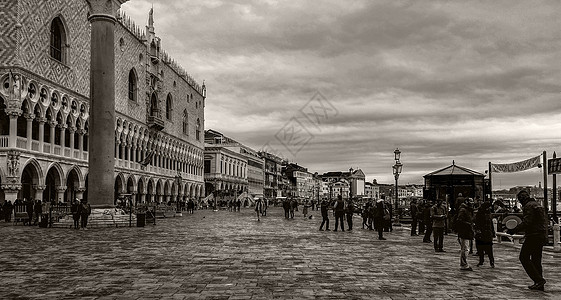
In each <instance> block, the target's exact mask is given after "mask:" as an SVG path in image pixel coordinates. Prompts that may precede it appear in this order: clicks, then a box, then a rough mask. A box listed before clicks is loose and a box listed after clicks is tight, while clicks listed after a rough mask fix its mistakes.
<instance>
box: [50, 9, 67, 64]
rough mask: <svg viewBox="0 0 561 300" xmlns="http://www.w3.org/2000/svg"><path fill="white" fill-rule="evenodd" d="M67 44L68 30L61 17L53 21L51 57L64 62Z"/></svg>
mask: <svg viewBox="0 0 561 300" xmlns="http://www.w3.org/2000/svg"><path fill="white" fill-rule="evenodd" d="M65 45H66V32H65V30H64V25H63V24H62V21H61V19H60V18H59V17H56V18H54V19H53V21H52V22H51V47H50V48H51V51H50V54H51V57H52V58H54V59H56V60H58V61H60V62H64V58H65V57H64V47H65Z"/></svg>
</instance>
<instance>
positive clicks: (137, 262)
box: [0, 208, 561, 300]
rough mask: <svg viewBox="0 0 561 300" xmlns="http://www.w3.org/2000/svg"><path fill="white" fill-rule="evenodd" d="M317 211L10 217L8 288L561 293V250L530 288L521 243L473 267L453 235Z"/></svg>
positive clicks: (496, 295) (29, 291) (122, 294)
mask: <svg viewBox="0 0 561 300" xmlns="http://www.w3.org/2000/svg"><path fill="white" fill-rule="evenodd" d="M313 214H314V218H313V219H311V220H310V219H305V218H304V217H303V216H302V214H301V213H297V215H296V218H295V219H294V220H286V219H284V217H283V212H282V209H281V208H270V209H269V215H268V216H267V217H262V220H261V222H257V220H256V217H255V215H254V213H253V210H251V209H245V210H244V209H242V211H241V212H240V213H235V212H228V211H224V210H222V211H218V212H213V211H211V210H203V211H196V212H195V214H194V215H187V214H185V215H184V216H183V217H181V218H172V219H158V220H157V224H156V225H155V226H154V225H147V226H146V227H144V228H136V227H134V228H112V229H108V228H99V229H90V230H73V229H63V228H37V227H25V226H8V225H6V224H4V223H3V222H1V223H0V238H1V240H2V242H1V243H0V299H433V300H435V299H561V280H559V279H557V278H556V277H557V275H558V274H560V272H561V263H559V259H560V256H559V255H558V254H555V255H553V254H551V253H545V255H544V269H545V271H544V273H545V277H546V278H547V279H548V284H547V285H546V292H538V291H530V290H528V289H527V287H526V286H527V285H529V284H531V282H530V279H529V278H528V277H527V276H526V274H525V273H524V270H523V269H522V267H521V265H520V263H519V262H518V251H519V250H518V249H516V248H514V247H511V246H506V245H497V244H495V256H496V268H495V269H491V268H490V267H489V265H488V264H486V265H485V266H483V267H480V268H477V267H475V264H476V263H477V258H476V257H473V256H470V263H471V264H473V265H474V266H473V268H474V269H475V271H474V272H465V271H460V270H459V245H458V244H457V242H456V240H455V237H454V236H452V235H447V236H445V250H447V252H445V253H434V252H433V249H432V244H424V243H422V242H421V240H422V238H421V237H410V236H409V232H408V231H406V230H395V231H394V232H392V233H389V234H386V237H387V239H388V240H386V241H379V240H377V239H376V234H375V233H374V232H373V231H368V230H363V229H361V226H360V224H361V218H358V217H355V224H358V226H356V225H355V227H356V228H355V229H354V230H353V231H351V232H349V231H345V232H340V231H339V232H333V231H331V232H325V231H318V227H319V224H320V223H321V218H320V217H319V212H316V211H314V212H313ZM331 221H332V222H331V224H330V225H331V228H332V229H333V224H334V219H333V218H332V219H331ZM486 263H488V262H486Z"/></svg>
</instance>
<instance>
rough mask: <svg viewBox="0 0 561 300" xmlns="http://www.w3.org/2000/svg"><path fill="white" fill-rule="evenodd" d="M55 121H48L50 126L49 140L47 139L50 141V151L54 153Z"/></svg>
mask: <svg viewBox="0 0 561 300" xmlns="http://www.w3.org/2000/svg"><path fill="white" fill-rule="evenodd" d="M56 124H57V123H56V122H54V121H51V122H49V126H51V128H50V130H51V140H50V141H49V142H50V143H51V153H55V129H56Z"/></svg>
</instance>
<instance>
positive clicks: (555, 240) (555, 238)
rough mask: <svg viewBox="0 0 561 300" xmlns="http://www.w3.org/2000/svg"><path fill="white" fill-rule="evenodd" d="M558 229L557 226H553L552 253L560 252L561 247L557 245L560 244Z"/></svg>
mask: <svg viewBox="0 0 561 300" xmlns="http://www.w3.org/2000/svg"><path fill="white" fill-rule="evenodd" d="M560 230H561V229H560V228H559V224H554V225H553V251H556V252H558V251H561V245H560V244H559V242H560V237H559V233H560Z"/></svg>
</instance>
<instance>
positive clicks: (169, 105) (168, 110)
mask: <svg viewBox="0 0 561 300" xmlns="http://www.w3.org/2000/svg"><path fill="white" fill-rule="evenodd" d="M171 100H172V99H171V94H168V98H167V99H166V119H168V120H171V111H172V101H171Z"/></svg>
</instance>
